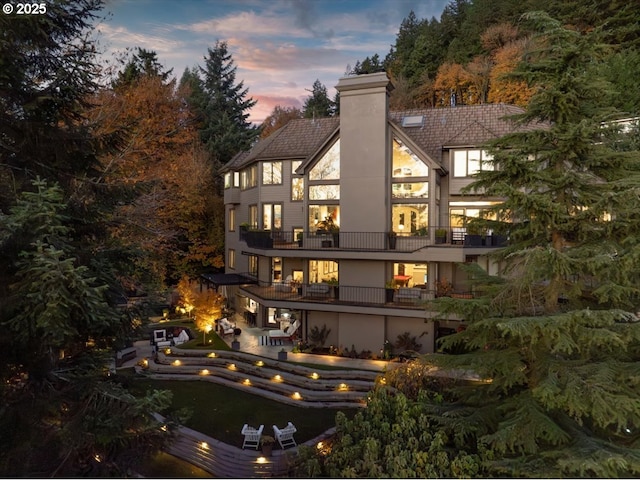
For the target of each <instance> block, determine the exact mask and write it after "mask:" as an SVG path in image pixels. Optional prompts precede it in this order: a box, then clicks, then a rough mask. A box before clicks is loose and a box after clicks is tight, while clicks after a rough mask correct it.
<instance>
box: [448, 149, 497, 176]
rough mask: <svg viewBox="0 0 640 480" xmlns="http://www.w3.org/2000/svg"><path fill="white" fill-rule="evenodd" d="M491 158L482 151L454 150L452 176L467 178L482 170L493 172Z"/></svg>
mask: <svg viewBox="0 0 640 480" xmlns="http://www.w3.org/2000/svg"><path fill="white" fill-rule="evenodd" d="M492 158H493V157H491V155H489V154H488V153H487V152H485V151H484V150H454V151H453V176H454V177H469V176H471V175H475V174H476V173H478V172H480V171H483V170H493V163H491V162H490V160H491V159H492Z"/></svg>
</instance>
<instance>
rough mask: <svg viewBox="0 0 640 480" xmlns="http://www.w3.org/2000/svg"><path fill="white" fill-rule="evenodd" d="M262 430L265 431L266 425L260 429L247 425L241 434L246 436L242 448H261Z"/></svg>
mask: <svg viewBox="0 0 640 480" xmlns="http://www.w3.org/2000/svg"><path fill="white" fill-rule="evenodd" d="M262 430H264V425H260V427H259V428H257V429H256V428H253V427H250V426H249V425H247V424H246V423H245V424H244V426H243V427H242V430H241V431H240V433H242V435H244V441H243V442H242V448H243V449H244V448H246V447H250V448H255V449H256V450H257V449H258V447H259V446H260V437H261V436H262Z"/></svg>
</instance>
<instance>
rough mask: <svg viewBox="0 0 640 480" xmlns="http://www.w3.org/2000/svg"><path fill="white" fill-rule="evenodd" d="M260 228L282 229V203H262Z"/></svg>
mask: <svg viewBox="0 0 640 480" xmlns="http://www.w3.org/2000/svg"><path fill="white" fill-rule="evenodd" d="M262 228H263V229H264V230H280V229H282V205H280V204H279V203H264V204H262Z"/></svg>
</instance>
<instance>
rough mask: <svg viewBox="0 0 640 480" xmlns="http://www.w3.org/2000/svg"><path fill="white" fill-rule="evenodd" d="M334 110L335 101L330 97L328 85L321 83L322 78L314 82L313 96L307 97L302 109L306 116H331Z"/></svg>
mask: <svg viewBox="0 0 640 480" xmlns="http://www.w3.org/2000/svg"><path fill="white" fill-rule="evenodd" d="M333 110H334V107H333V102H332V101H331V100H330V99H329V95H328V94H327V87H325V86H324V85H323V84H322V83H320V80H316V81H315V82H313V87H312V89H311V96H309V97H307V99H306V100H305V102H304V107H303V109H302V114H303V116H304V118H323V117H330V116H332V113H333Z"/></svg>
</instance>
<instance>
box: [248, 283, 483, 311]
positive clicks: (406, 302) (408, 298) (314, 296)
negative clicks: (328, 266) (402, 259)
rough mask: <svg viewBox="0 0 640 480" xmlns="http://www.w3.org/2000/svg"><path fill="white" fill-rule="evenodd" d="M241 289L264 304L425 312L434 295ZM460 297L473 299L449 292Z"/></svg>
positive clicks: (322, 287) (300, 287)
mask: <svg viewBox="0 0 640 480" xmlns="http://www.w3.org/2000/svg"><path fill="white" fill-rule="evenodd" d="M242 290H244V291H245V292H247V293H249V294H252V295H253V296H255V297H256V298H259V299H262V300H263V301H284V302H303V303H319V304H337V305H352V306H362V307H392V308H396V309H397V308H400V309H410V310H424V309H425V308H426V304H427V302H428V301H429V300H433V299H434V298H435V292H434V291H430V290H426V289H422V288H417V287H414V288H397V289H387V288H376V287H356V286H348V285H329V284H328V283H302V284H292V285H286V284H283V283H261V282H259V283H258V284H257V285H245V286H243V287H242ZM454 295H455V296H456V297H458V298H472V297H473V295H472V294H471V293H470V292H457V293H455V294H454V293H449V296H452V297H453V296H454Z"/></svg>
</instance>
